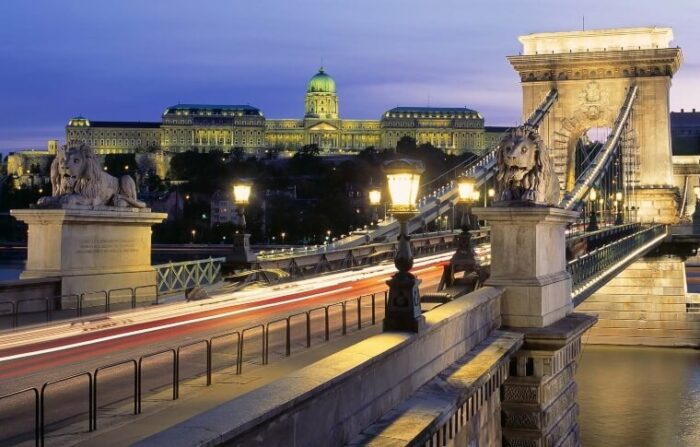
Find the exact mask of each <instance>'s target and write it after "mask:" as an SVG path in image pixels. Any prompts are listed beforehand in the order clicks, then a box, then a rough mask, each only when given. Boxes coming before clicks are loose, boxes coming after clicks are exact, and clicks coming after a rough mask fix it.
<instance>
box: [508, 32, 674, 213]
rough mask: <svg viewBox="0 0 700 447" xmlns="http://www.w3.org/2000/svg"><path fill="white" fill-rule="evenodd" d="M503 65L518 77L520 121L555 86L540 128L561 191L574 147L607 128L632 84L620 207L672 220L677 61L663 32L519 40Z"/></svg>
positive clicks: (571, 178)
mask: <svg viewBox="0 0 700 447" xmlns="http://www.w3.org/2000/svg"><path fill="white" fill-rule="evenodd" d="M519 40H520V42H521V43H522V45H523V49H522V52H521V54H520V55H517V56H509V57H508V61H509V62H510V63H511V65H512V66H513V68H514V69H515V70H516V71H517V72H518V74H519V75H520V80H521V86H522V92H523V109H522V110H523V112H522V113H523V117H524V118H523V119H527V117H528V116H530V115H531V114H532V112H533V111H534V110H535V109H536V108H537V106H538V105H539V103H540V102H541V101H542V98H543V97H544V96H545V95H546V94H547V92H548V91H550V90H551V89H552V88H555V89H556V90H557V91H558V94H559V98H558V101H557V103H556V104H555V105H554V107H553V109H552V110H551V112H550V113H549V115H548V116H547V118H545V119H544V120H543V121H542V123H541V124H540V126H539V132H540V134H541V135H542V137H543V139H544V141H545V143H546V144H547V145H548V146H549V147H550V155H551V157H552V160H553V163H554V165H555V170H556V172H557V175H558V177H559V181H560V184H561V188H562V190H563V191H571V189H572V188H573V186H574V184H575V181H576V166H575V163H576V150H577V143H578V141H579V139H581V137H582V136H584V135H585V134H586V133H587V132H588V131H589V130H591V129H603V130H604V129H611V128H613V127H614V121H615V119H616V116H617V113H618V111H619V110H620V107H621V106H622V104H623V102H624V101H625V96H626V93H627V91H628V89H629V88H630V87H631V86H633V85H636V86H637V88H638V94H637V98H636V101H635V103H634V108H633V113H632V116H631V122H630V126H629V129H628V130H627V131H626V132H625V137H623V142H622V144H623V151H624V153H623V159H624V161H625V164H626V166H625V169H624V179H623V185H620V189H621V190H624V192H625V194H626V197H627V198H628V199H627V203H628V204H630V205H631V206H633V207H634V208H635V209H636V212H635V214H636V218H637V219H638V220H640V221H642V222H658V223H673V222H675V221H676V220H677V219H678V204H677V201H678V192H677V189H676V188H675V187H674V186H673V170H672V159H671V137H670V118H669V91H670V88H671V80H672V77H673V75H674V74H675V73H676V71H677V70H678V68H679V67H680V65H681V63H682V53H681V50H680V48H672V47H671V46H670V43H671V41H672V40H673V32H672V30H671V29H670V28H620V29H605V30H587V31H573V32H556V33H535V34H529V35H526V36H520V38H519Z"/></svg>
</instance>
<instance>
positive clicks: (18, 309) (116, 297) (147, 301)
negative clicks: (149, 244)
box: [0, 284, 160, 329]
mask: <svg viewBox="0 0 700 447" xmlns="http://www.w3.org/2000/svg"><path fill="white" fill-rule="evenodd" d="M159 303H160V302H159V294H158V289H157V287H156V285H155V284H152V285H145V286H137V287H120V288H117V289H109V290H95V291H92V292H83V293H80V294H77V293H74V294H68V295H56V296H50V297H43V298H26V299H18V300H15V301H0V329H3V328H16V327H19V326H22V325H24V324H37V323H42V322H45V323H48V322H51V321H56V320H64V319H68V318H80V317H82V316H85V315H94V314H97V313H103V312H105V313H109V312H114V311H117V310H125V309H135V308H136V307H139V306H150V305H154V304H155V305H157V304H159ZM3 321H5V322H6V323H9V324H4V325H3V324H1V323H2V322H3Z"/></svg>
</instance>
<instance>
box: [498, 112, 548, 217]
mask: <svg viewBox="0 0 700 447" xmlns="http://www.w3.org/2000/svg"><path fill="white" fill-rule="evenodd" d="M496 169H497V171H496V188H497V191H498V196H497V197H498V200H500V201H501V202H525V203H532V204H536V205H548V206H557V205H558V204H559V180H558V179H557V175H556V174H555V172H554V167H553V166H552V162H551V160H550V158H549V153H548V150H547V148H546V146H545V144H544V142H543V141H542V138H541V137H540V135H539V133H538V132H537V130H536V129H535V128H533V127H530V126H520V127H516V128H513V129H510V130H509V131H508V132H507V134H506V135H505V136H504V137H503V139H502V140H501V142H500V143H499V145H498V148H497V149H496Z"/></svg>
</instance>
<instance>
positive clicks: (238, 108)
mask: <svg viewBox="0 0 700 447" xmlns="http://www.w3.org/2000/svg"><path fill="white" fill-rule="evenodd" d="M177 111H187V112H193V111H208V112H214V113H217V112H239V113H242V114H244V115H262V113H261V112H260V109H258V108H257V107H253V106H251V105H247V104H176V105H174V106H170V107H168V108H167V109H165V112H163V115H165V114H167V113H170V112H177Z"/></svg>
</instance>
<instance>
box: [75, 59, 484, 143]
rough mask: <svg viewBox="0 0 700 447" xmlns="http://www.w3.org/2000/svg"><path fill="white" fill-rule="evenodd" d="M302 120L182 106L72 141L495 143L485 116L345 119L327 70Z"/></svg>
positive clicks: (94, 125)
mask: <svg viewBox="0 0 700 447" xmlns="http://www.w3.org/2000/svg"><path fill="white" fill-rule="evenodd" d="M304 112H305V113H304V117H303V118H301V119H266V118H265V116H264V115H263V113H262V111H261V110H260V109H258V108H256V107H253V106H250V105H215V104H178V105H174V106H171V107H168V108H167V109H165V111H164V112H163V115H162V117H161V121H160V122H129V121H92V120H89V119H88V118H85V117H81V116H79V117H75V118H72V119H70V120H69V122H68V125H67V126H66V142H76V141H83V142H86V143H88V144H90V145H91V146H92V147H93V148H95V151H96V152H97V153H98V154H116V153H130V152H135V151H137V150H152V151H155V150H164V151H167V152H183V151H187V150H190V149H195V150H199V151H209V150H213V149H218V150H222V151H224V152H230V151H231V150H232V149H233V148H237V147H240V148H243V149H245V150H246V152H249V153H255V154H259V153H262V152H264V151H265V150H266V149H270V148H275V149H278V150H283V151H284V150H292V151H294V150H298V149H299V148H301V147H302V146H304V145H308V144H316V145H318V147H319V148H320V149H321V150H322V153H334V152H344V151H350V152H355V151H360V150H362V149H364V148H366V147H369V146H374V147H376V148H380V149H381V148H395V147H396V144H397V143H398V141H399V140H401V138H403V137H406V136H408V137H411V138H414V139H415V140H416V142H417V143H418V144H419V145H420V144H424V143H430V144H432V145H433V146H435V147H438V148H441V149H443V150H444V151H445V152H447V153H451V154H459V153H462V152H464V151H471V152H476V153H480V152H483V151H484V149H485V148H486V147H487V142H488V141H490V140H492V138H489V135H487V134H488V132H487V130H486V129H485V128H484V119H483V117H482V116H481V114H479V112H477V111H475V110H472V109H468V108H466V107H464V108H446V107H395V108H393V109H391V110H388V111H386V112H385V113H384V114H383V115H382V117H381V119H379V120H352V119H342V118H340V112H339V100H338V94H337V92H336V84H335V81H334V80H333V78H332V77H331V76H330V75H328V74H327V73H326V72H325V71H324V69H323V68H321V69H319V71H318V73H316V74H315V75H314V76H313V77H312V78H311V79H310V80H309V82H308V84H307V87H306V95H305V99H304Z"/></svg>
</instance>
